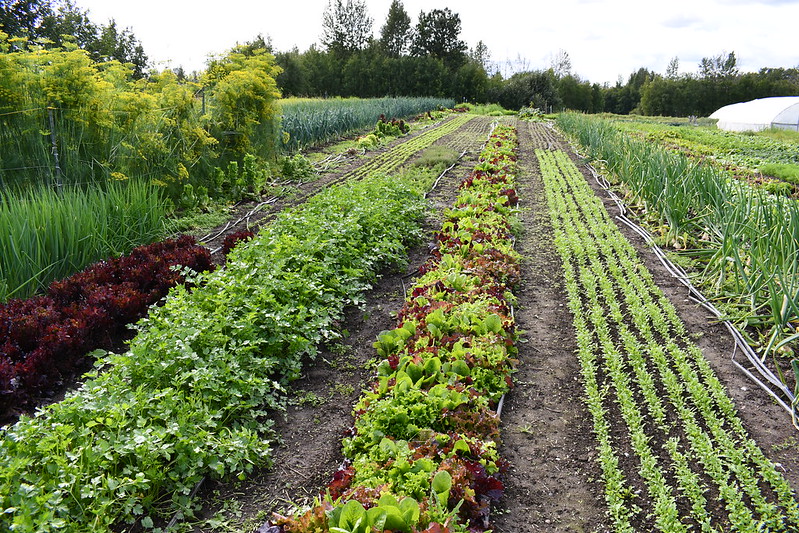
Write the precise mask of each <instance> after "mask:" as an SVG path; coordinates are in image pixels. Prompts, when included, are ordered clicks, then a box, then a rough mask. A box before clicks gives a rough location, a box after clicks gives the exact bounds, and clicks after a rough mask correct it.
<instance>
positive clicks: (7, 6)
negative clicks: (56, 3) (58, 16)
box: [0, 0, 53, 39]
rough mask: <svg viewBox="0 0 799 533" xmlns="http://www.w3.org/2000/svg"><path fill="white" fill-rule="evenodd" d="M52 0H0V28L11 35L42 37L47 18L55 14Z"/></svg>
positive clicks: (32, 37)
mask: <svg viewBox="0 0 799 533" xmlns="http://www.w3.org/2000/svg"><path fill="white" fill-rule="evenodd" d="M52 4H53V2H52V0H0V29H2V30H3V32H5V33H7V34H8V35H9V36H11V37H22V36H27V37H29V38H31V39H37V38H39V37H40V35H39V29H40V28H41V26H42V22H44V20H45V18H47V17H48V16H52V14H53V6H52Z"/></svg>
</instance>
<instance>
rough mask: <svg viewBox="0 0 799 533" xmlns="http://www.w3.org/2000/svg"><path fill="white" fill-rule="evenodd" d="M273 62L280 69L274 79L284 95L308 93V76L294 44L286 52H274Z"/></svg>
mask: <svg viewBox="0 0 799 533" xmlns="http://www.w3.org/2000/svg"><path fill="white" fill-rule="evenodd" d="M275 62H276V63H277V65H278V66H279V67H280V68H281V69H282V72H281V73H280V74H278V75H277V77H276V78H275V81H276V82H277V86H278V87H279V88H280V92H281V93H283V96H284V97H288V96H302V95H307V94H309V93H308V76H307V71H306V69H305V65H303V55H302V54H300V51H299V50H298V49H297V47H296V46H295V47H294V48H293V49H292V50H289V51H288V52H278V53H277V54H275Z"/></svg>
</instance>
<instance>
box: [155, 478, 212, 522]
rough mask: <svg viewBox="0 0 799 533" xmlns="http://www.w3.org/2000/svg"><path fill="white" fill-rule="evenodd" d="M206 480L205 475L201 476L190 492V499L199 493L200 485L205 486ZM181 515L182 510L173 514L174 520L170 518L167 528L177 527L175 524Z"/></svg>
mask: <svg viewBox="0 0 799 533" xmlns="http://www.w3.org/2000/svg"><path fill="white" fill-rule="evenodd" d="M204 482H205V477H202V478H200V481H198V482H197V484H196V485H194V488H193V489H191V493H189V500H190V501H191V500H193V499H194V497H195V496H196V495H197V492H199V490H200V487H202V486H203V483H204ZM180 517H181V512H180V511H178V512H176V513H175V514H174V515H173V516H172V520H170V521H169V523H168V524H167V525H166V528H165V530H166V531H169V530H170V529H172V528H173V527H175V525H176V524H177V523H178V520H179V519H180Z"/></svg>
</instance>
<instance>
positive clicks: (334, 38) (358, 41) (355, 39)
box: [322, 0, 372, 58]
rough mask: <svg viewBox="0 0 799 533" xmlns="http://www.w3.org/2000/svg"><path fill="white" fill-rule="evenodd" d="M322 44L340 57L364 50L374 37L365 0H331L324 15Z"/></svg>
mask: <svg viewBox="0 0 799 533" xmlns="http://www.w3.org/2000/svg"><path fill="white" fill-rule="evenodd" d="M322 32H323V33H322V44H323V45H324V46H325V48H326V49H327V50H328V51H329V52H331V53H333V54H335V55H336V56H338V57H344V58H346V57H349V56H350V55H352V53H353V52H355V51H357V50H362V49H363V48H365V47H366V45H367V44H368V43H369V40H370V39H371V37H372V18H371V17H370V16H369V14H368V12H367V11H366V3H365V2H364V1H363V0H347V1H346V3H345V2H343V1H342V0H330V2H329V3H328V4H327V8H325V12H324V14H323V16H322Z"/></svg>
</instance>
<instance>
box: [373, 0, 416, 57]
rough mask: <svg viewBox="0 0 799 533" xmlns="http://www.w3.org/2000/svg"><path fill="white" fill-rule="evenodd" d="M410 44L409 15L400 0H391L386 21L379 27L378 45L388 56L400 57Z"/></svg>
mask: <svg viewBox="0 0 799 533" xmlns="http://www.w3.org/2000/svg"><path fill="white" fill-rule="evenodd" d="M410 45H411V17H409V16H408V13H407V12H406V11H405V8H404V7H403V6H402V2H401V1H400V0H392V2H391V7H389V8H388V16H387V17H386V23H385V24H384V25H383V27H382V28H381V29H380V46H381V47H382V49H383V51H384V52H385V53H386V55H388V56H389V57H400V56H403V55H405V54H406V53H407V52H408V49H409V48H410Z"/></svg>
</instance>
